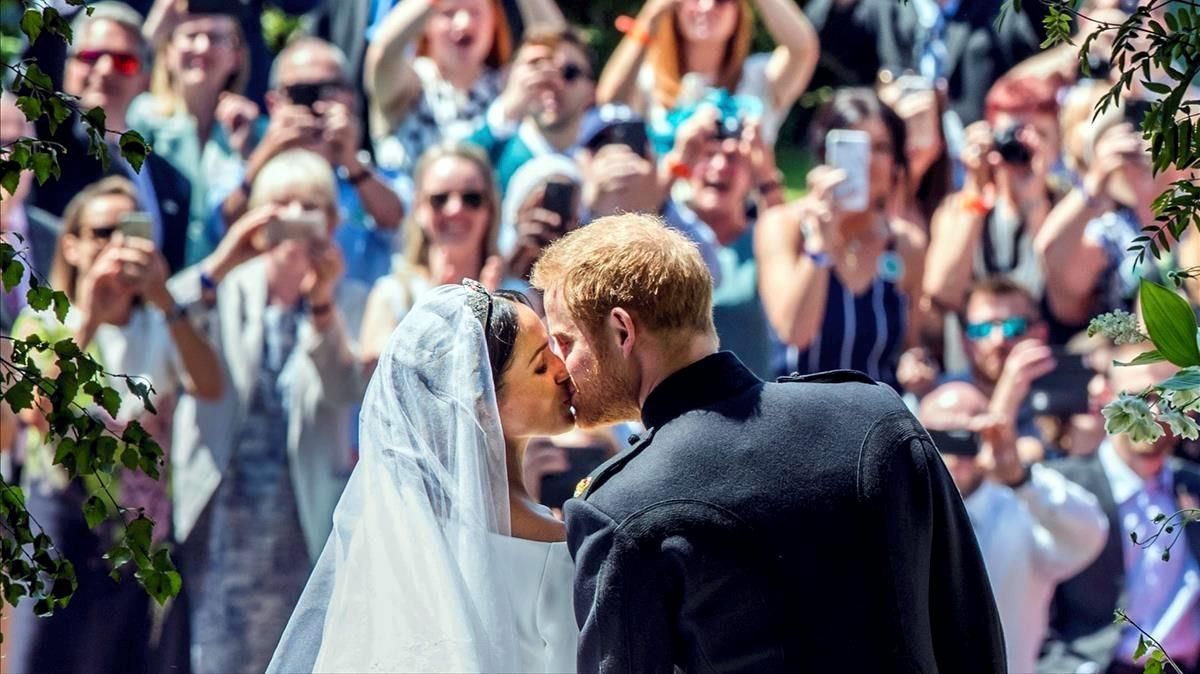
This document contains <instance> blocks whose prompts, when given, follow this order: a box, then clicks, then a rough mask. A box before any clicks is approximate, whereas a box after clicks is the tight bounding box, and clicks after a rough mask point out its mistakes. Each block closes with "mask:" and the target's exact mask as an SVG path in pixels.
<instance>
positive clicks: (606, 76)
mask: <svg viewBox="0 0 1200 674" xmlns="http://www.w3.org/2000/svg"><path fill="white" fill-rule="evenodd" d="M678 4H679V0H650V1H649V2H647V3H646V4H645V5H644V6H643V7H642V11H640V12H638V15H637V22H636V25H635V27H634V28H633V29H631V30H627V31H626V32H625V37H624V38H623V39H622V40H621V43H620V44H618V45H617V48H616V50H614V51H613V53H612V56H610V57H609V59H608V63H607V64H606V65H605V66H604V70H603V71H602V72H601V73H600V79H599V80H598V81H597V82H596V103H597V104H601V105H602V104H604V103H624V104H626V105H628V106H629V107H631V108H633V109H634V110H637V111H639V112H642V113H644V112H645V111H646V105H647V104H648V103H649V101H645V100H642V96H641V94H640V92H639V90H638V86H637V81H638V73H639V71H640V70H641V68H642V62H643V61H645V59H646V52H647V51H648V50H649V49H650V40H651V37H652V36H653V35H654V31H655V29H656V28H657V27H658V23H659V22H660V21H669V20H670V17H669V15H670V14H671V12H674V11H675V6H676V5H678Z"/></svg>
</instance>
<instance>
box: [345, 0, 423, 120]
mask: <svg viewBox="0 0 1200 674" xmlns="http://www.w3.org/2000/svg"><path fill="white" fill-rule="evenodd" d="M434 5H435V0H400V3H399V4H397V5H396V6H395V7H393V8H392V11H390V12H388V15H387V17H386V18H385V19H384V20H383V22H382V23H380V24H379V28H378V30H376V32H375V38H374V39H373V40H372V41H371V45H370V46H369V47H367V53H366V60H365V62H364V64H363V80H364V84H365V86H366V89H367V94H368V96H367V100H368V101H369V103H368V105H369V107H370V113H371V117H372V120H373V122H378V123H380V124H382V125H383V126H384V127H386V128H378V129H377V128H374V127H373V128H372V129H371V134H372V135H373V136H376V137H378V136H379V135H380V134H385V133H386V132H387V131H389V130H390V129H391V128H393V127H394V126H395V125H396V124H398V123H399V122H400V118H401V116H402V112H403V111H405V110H407V108H408V106H409V105H410V104H411V103H412V101H413V99H414V98H416V95H417V93H418V92H419V91H420V89H421V81H420V79H418V78H417V74H416V72H414V71H413V69H412V66H411V65H410V64H409V58H408V55H407V54H406V53H405V52H406V51H407V50H408V47H409V45H411V44H412V43H413V42H415V41H416V39H417V38H418V37H420V35H421V33H422V31H424V30H425V22H426V21H427V20H428V19H429V17H430V15H432V14H433V9H434Z"/></svg>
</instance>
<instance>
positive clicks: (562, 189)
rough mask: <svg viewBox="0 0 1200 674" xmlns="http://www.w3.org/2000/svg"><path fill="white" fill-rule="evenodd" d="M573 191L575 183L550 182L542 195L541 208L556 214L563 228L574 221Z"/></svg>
mask: <svg viewBox="0 0 1200 674" xmlns="http://www.w3.org/2000/svg"><path fill="white" fill-rule="evenodd" d="M575 189H576V187H575V183H571V182H560V181H557V180H552V181H550V182H548V183H546V191H545V192H543V193H542V208H544V209H546V210H548V211H552V212H554V213H557V214H558V217H559V221H560V222H561V223H562V226H563V227H566V225H567V223H569V222H571V221H572V220H573V219H574V218H573V217H572V215H573V213H572V210H573V209H574V208H575Z"/></svg>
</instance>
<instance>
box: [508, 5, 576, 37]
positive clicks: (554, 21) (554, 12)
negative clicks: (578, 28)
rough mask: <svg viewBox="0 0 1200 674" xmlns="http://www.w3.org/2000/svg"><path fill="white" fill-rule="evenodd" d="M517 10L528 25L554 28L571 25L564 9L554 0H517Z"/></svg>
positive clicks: (560, 28)
mask: <svg viewBox="0 0 1200 674" xmlns="http://www.w3.org/2000/svg"><path fill="white" fill-rule="evenodd" d="M517 10H518V11H520V12H521V19H522V20H523V21H524V22H525V25H526V26H543V27H546V28H551V29H554V30H562V29H564V28H567V27H569V26H568V24H567V19H566V17H564V16H563V13H562V10H560V9H559V8H558V3H556V2H554V0H517Z"/></svg>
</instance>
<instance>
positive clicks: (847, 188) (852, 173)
mask: <svg viewBox="0 0 1200 674" xmlns="http://www.w3.org/2000/svg"><path fill="white" fill-rule="evenodd" d="M825 163H826V164H827V165H829V166H832V167H833V168H839V169H841V170H843V171H845V172H846V179H845V180H843V181H842V182H840V183H838V184H837V185H836V186H835V187H834V188H833V198H834V200H835V201H836V202H837V206H838V208H840V209H842V210H843V211H850V212H854V213H859V212H862V211H865V210H867V201H868V196H869V194H870V186H871V183H870V180H871V179H870V167H871V135H870V134H869V133H867V132H866V131H855V130H852V129H831V130H830V131H829V133H827V134H825Z"/></svg>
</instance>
